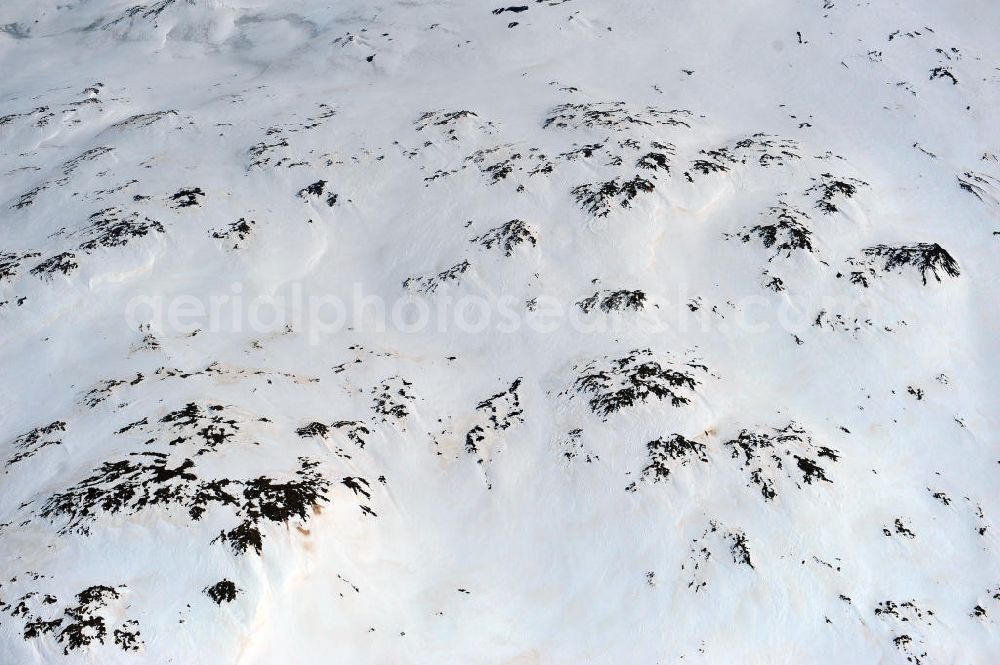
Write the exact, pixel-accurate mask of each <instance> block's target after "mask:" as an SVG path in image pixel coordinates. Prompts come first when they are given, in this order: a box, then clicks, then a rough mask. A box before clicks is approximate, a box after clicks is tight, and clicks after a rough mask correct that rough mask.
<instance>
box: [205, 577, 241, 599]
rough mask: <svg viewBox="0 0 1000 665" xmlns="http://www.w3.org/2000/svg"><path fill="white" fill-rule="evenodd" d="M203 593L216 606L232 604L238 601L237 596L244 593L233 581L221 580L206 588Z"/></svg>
mask: <svg viewBox="0 0 1000 665" xmlns="http://www.w3.org/2000/svg"><path fill="white" fill-rule="evenodd" d="M203 591H204V593H205V595H207V596H208V597H209V598H211V599H212V602H213V603H215V604H216V605H221V604H222V603H231V602H233V601H234V600H236V596H238V595H239V594H241V593H243V590H242V589H240V588H239V587H238V586H236V583H235V582H233V581H232V580H219V581H218V582H216V583H215V584H212V585H211V586H207V587H205V588H204V590H203Z"/></svg>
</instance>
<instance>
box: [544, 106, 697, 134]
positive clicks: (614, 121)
mask: <svg viewBox="0 0 1000 665" xmlns="http://www.w3.org/2000/svg"><path fill="white" fill-rule="evenodd" d="M690 117H691V112H690V111H678V110H673V111H664V110H661V109H657V108H654V107H652V106H645V107H631V106H629V105H627V104H626V103H625V102H593V103H587V104H561V105H559V106H557V107H555V108H554V109H552V110H551V111H550V112H549V113H548V115H547V116H546V118H545V121H544V123H543V124H542V127H546V128H547V127H562V128H566V127H570V128H577V129H579V128H583V127H600V128H605V129H615V130H624V129H628V128H630V127H633V126H636V125H644V126H652V125H672V126H680V127H688V128H690V127H691V125H690V124H689V122H688V121H689V119H690Z"/></svg>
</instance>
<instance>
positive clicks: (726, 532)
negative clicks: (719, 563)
mask: <svg viewBox="0 0 1000 665" xmlns="http://www.w3.org/2000/svg"><path fill="white" fill-rule="evenodd" d="M723 548H725V549H728V550H729V555H730V557H732V561H733V564H735V565H737V566H747V567H749V568H751V569H753V568H754V565H753V562H752V561H751V559H750V545H749V541H748V540H747V537H746V534H745V533H744V532H743V530H742V529H730V528H726V527H724V526H723V525H722V524H720V523H719V522H717V521H715V520H711V521H709V523H708V528H706V529H705V531H704V532H703V533H702V534H701V535H700V536H699V537H698V538H695V539H694V540H693V541H692V542H691V548H690V554H689V556H688V560H687V562H685V563H684V564H682V565H681V570H682V571H688V572H689V574H690V579H689V580H688V584H687V586H688V588H689V589H692V590H694V592H695V593H697V592H698V591H701V590H702V589H704V588H705V587H706V586H708V580H707V576H708V572H707V571H706V570H705V569H706V568H707V567H708V563H709V561H710V560H711V558H712V555H713V554H714V553H715V552H717V551H718V550H720V549H723Z"/></svg>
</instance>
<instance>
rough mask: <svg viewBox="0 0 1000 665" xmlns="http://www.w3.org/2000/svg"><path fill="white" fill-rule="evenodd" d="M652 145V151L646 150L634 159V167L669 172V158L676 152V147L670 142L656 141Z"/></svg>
mask: <svg viewBox="0 0 1000 665" xmlns="http://www.w3.org/2000/svg"><path fill="white" fill-rule="evenodd" d="M652 146H653V148H654V150H653V151H650V152H647V153H646V154H644V155H642V156H641V157H639V159H637V160H636V162H635V166H636V168H639V169H646V170H648V171H663V172H664V173H668V174H669V173H670V158H671V157H673V156H674V155H675V154H676V152H677V149H676V148H675V147H674V146H673V145H672V144H669V143H659V142H656V141H654V142H653V143H652Z"/></svg>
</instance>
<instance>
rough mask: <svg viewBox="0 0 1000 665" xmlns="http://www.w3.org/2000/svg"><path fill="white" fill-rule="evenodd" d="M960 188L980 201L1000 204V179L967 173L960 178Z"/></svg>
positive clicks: (972, 172) (971, 172)
mask: <svg viewBox="0 0 1000 665" xmlns="http://www.w3.org/2000/svg"><path fill="white" fill-rule="evenodd" d="M958 186H959V187H961V188H962V189H963V190H965V191H966V192H969V193H970V194H972V195H973V196H975V197H976V198H977V199H979V200H980V201H985V202H990V203H994V204H996V203H1000V179H998V178H994V177H993V176H991V175H988V174H986V173H976V172H975V171H966V172H965V173H963V174H962V175H960V176H958Z"/></svg>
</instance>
